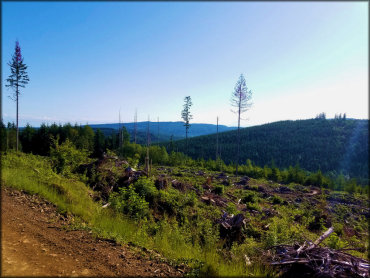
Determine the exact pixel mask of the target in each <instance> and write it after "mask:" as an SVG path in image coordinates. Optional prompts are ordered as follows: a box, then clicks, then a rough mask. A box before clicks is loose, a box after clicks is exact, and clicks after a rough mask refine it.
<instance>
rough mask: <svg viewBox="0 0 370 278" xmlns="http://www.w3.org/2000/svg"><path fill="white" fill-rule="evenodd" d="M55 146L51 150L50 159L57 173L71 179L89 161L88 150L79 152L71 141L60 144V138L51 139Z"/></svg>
mask: <svg viewBox="0 0 370 278" xmlns="http://www.w3.org/2000/svg"><path fill="white" fill-rule="evenodd" d="M51 140H52V142H53V144H54V146H53V147H51V149H50V158H51V160H52V162H53V166H54V169H55V170H56V172H57V173H59V174H62V175H64V176H67V177H70V176H71V175H72V173H73V172H75V170H76V169H77V167H78V166H79V165H81V164H82V163H86V162H87V161H88V159H87V157H88V155H89V153H88V151H86V150H78V149H76V147H75V146H74V145H73V143H72V142H71V141H69V139H67V140H66V141H65V142H64V143H62V144H59V142H58V141H59V138H57V139H54V138H52V139H51Z"/></svg>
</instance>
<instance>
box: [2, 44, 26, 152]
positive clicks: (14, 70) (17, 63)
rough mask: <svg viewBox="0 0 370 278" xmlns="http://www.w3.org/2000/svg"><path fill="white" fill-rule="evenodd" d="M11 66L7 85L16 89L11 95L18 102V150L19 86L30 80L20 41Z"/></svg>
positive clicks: (22, 86) (10, 63) (16, 45)
mask: <svg viewBox="0 0 370 278" xmlns="http://www.w3.org/2000/svg"><path fill="white" fill-rule="evenodd" d="M8 65H9V66H10V71H11V74H10V75H9V77H8V78H7V79H6V81H7V82H8V84H6V85H5V86H6V87H10V88H12V89H13V90H14V93H13V94H12V95H11V96H10V98H11V99H12V100H14V101H15V102H16V106H17V108H16V114H17V125H16V129H17V136H16V137H17V139H16V140H17V141H16V142H17V143H16V145H17V147H16V148H17V151H18V143H19V128H18V119H19V94H20V91H19V88H24V87H25V85H26V84H28V82H29V81H30V80H29V78H28V74H27V71H26V70H27V66H26V64H25V63H24V62H23V57H22V53H21V47H20V46H19V42H18V41H16V42H15V50H14V54H13V56H12V60H11V61H10V62H9V63H8Z"/></svg>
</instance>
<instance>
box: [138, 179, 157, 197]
mask: <svg viewBox="0 0 370 278" xmlns="http://www.w3.org/2000/svg"><path fill="white" fill-rule="evenodd" d="M134 189H135V192H136V193H138V194H139V195H140V196H142V197H144V198H145V200H146V201H148V202H153V200H154V198H155V197H156V196H157V195H158V190H157V188H156V187H155V185H154V182H153V181H152V180H151V179H148V178H146V177H141V178H139V180H138V181H137V182H136V183H135V184H134Z"/></svg>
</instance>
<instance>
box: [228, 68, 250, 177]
mask: <svg viewBox="0 0 370 278" xmlns="http://www.w3.org/2000/svg"><path fill="white" fill-rule="evenodd" d="M251 99H252V91H251V90H248V87H247V85H246V82H245V78H244V76H243V74H241V75H240V77H239V79H238V81H237V82H236V85H235V87H234V91H233V92H232V95H231V100H230V101H231V106H233V107H235V108H236V110H231V111H232V112H234V113H236V114H238V132H237V152H236V175H238V165H239V156H240V119H241V115H242V114H243V113H244V112H246V111H248V110H249V109H250V107H251V106H252V102H251Z"/></svg>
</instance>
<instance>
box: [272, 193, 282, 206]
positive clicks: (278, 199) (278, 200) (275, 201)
mask: <svg viewBox="0 0 370 278" xmlns="http://www.w3.org/2000/svg"><path fill="white" fill-rule="evenodd" d="M272 203H273V204H274V205H279V204H281V203H283V199H281V197H280V196H277V195H274V197H272Z"/></svg>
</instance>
